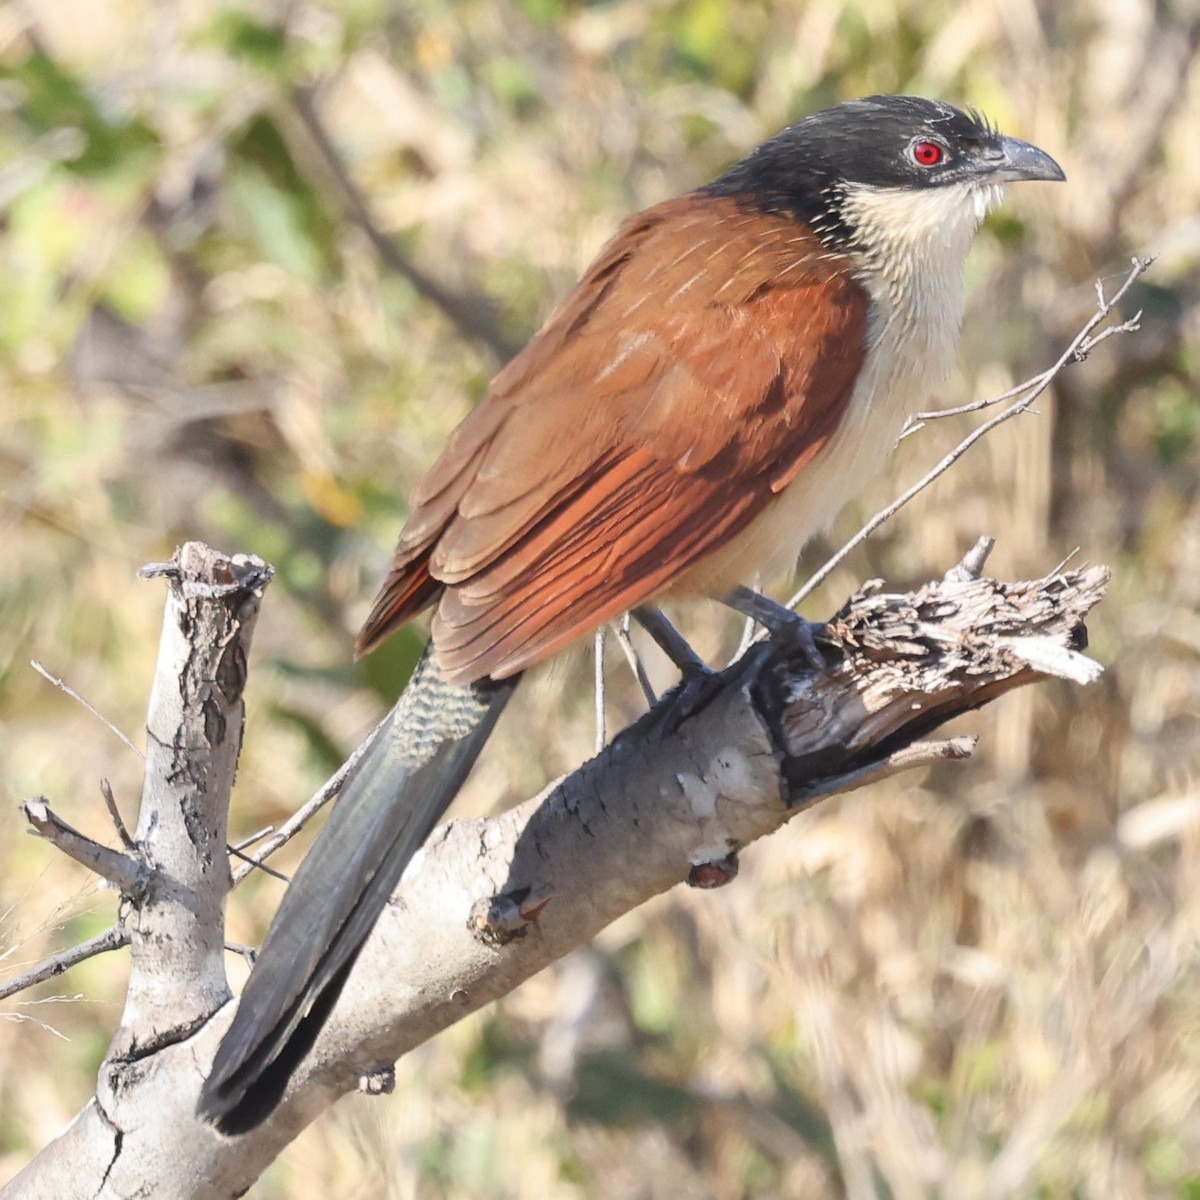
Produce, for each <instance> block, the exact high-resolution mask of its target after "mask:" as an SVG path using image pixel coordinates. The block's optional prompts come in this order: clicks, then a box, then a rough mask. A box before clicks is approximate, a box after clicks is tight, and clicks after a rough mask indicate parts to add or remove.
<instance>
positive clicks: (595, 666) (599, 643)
mask: <svg viewBox="0 0 1200 1200" xmlns="http://www.w3.org/2000/svg"><path fill="white" fill-rule="evenodd" d="M604 629H605V627H604V626H603V625H601V626H600V628H599V629H597V630H596V640H595V644H594V648H593V651H592V671H593V677H594V682H595V685H596V753H597V754H599V753H600V751H601V750H603V749H604V743H605V742H606V741H608V730H607V728H606V726H605V722H604Z"/></svg>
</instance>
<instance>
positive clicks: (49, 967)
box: [0, 925, 129, 1000]
mask: <svg viewBox="0 0 1200 1200" xmlns="http://www.w3.org/2000/svg"><path fill="white" fill-rule="evenodd" d="M128 945H129V932H128V930H126V929H125V927H124V926H123V925H114V926H113V927H112V928H111V929H106V930H105V931H104V932H103V933H99V934H97V935H96V936H95V937H94V938H89V939H88V940H87V941H86V942H81V943H80V944H79V945H78V946H70V947H68V948H67V949H66V950H63V951H61V952H60V953H58V954H55V955H52V956H51V957H50V958H47V959H45V960H44V961H43V962H40V963H38V965H37V966H36V967H31V968H30V969H29V970H28V971H24V972H22V973H21V974H20V975H17V976H14V977H13V978H12V979H9V980H7V981H5V982H4V983H2V984H0V1000H7V999H8V998H9V996H15V995H16V994H17V993H18V992H23V991H24V990H25V989H26V988H31V987H33V986H34V985H35V984H38V983H44V982H45V981H46V980H47V979H54V978H55V977H56V976H58V975H61V974H62V973H63V972H64V971H69V970H70V969H71V968H72V967H74V966H77V965H78V964H79V963H81V962H85V961H86V960H87V959H89V958H95V957H96V955H97V954H107V953H108V952H109V951H110V950H119V949H120V948H121V947H122V946H128Z"/></svg>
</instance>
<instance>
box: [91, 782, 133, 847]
mask: <svg viewBox="0 0 1200 1200" xmlns="http://www.w3.org/2000/svg"><path fill="white" fill-rule="evenodd" d="M100 795H101V796H103V797H104V807H105V808H107V809H108V815H109V816H110V817H111V818H112V823H113V825H114V826H115V827H116V830H117V837H119V838H120V839H121V845H122V846H124V847H125V849H126V850H130V851H133V852H136V851H137V843H136V842H135V841H134V840H133V838H131V837H130V836H129V830H128V829H126V828H125V821H124V819H123V818H122V816H121V810H120V809H119V808H118V807H117V798H116V797H115V796H114V795H113V790H112V784H111V783H109V782H108V780H107V779H101V780H100Z"/></svg>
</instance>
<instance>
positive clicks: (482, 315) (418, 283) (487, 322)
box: [291, 86, 521, 362]
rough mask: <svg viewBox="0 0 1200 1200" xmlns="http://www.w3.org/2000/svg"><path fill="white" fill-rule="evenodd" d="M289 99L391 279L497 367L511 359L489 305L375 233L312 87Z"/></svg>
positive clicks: (511, 349) (511, 348)
mask: <svg viewBox="0 0 1200 1200" xmlns="http://www.w3.org/2000/svg"><path fill="white" fill-rule="evenodd" d="M291 97H292V104H293V106H294V108H295V110H296V114H297V116H299V118H300V121H301V123H302V124H303V126H304V128H305V130H306V131H307V133H308V136H309V137H310V138H311V139H312V142H313V145H314V146H315V147H316V149H317V152H318V153H319V154H320V156H321V160H322V162H323V163H324V166H325V168H326V170H327V171H328V172H329V174H330V175H331V176H332V177H333V179H334V181H335V183H336V184H337V187H338V190H339V191H340V192H341V194H342V201H343V203H344V204H345V207H346V212H347V213H348V214H349V216H350V219H351V220H352V221H353V222H354V223H355V224H356V225H357V226H358V227H359V229H361V230H362V231H363V233H365V234H366V235H367V238H368V239H369V240H370V242H371V245H373V246H374V247H375V250H376V252H377V253H378V254H379V257H380V258H381V259H382V260H383V262H384V263H385V264H386V265H387V266H388V267H389V268H390V269H391V270H393V271H395V272H396V274H397V275H401V276H403V277H404V278H405V279H407V280H408V282H409V283H411V284H412V286H413V287H414V288H415V289H416V291H417V293H418V294H419V295H420V296H422V297H423V298H424V299H425V300H428V301H429V302H430V303H431V304H434V305H436V306H437V307H438V308H440V309H441V310H442V312H443V313H445V314H446V316H447V317H449V318H450V320H451V321H452V322H453V323H454V324H455V325H456V326H457V327H458V329H459V330H460V331H461V332H462V333H463V334H465V335H466V336H467V337H469V338H471V339H473V340H474V341H478V342H482V343H483V344H484V345H485V346H487V347H488V349H490V350H491V351H492V353H493V354H495V355H496V357H497V358H498V359H499V360H500V361H501V362H507V361H508V360H509V359H510V358H512V356H513V355H514V354H516V352H517V351H518V350H519V349H520V348H521V347H520V345H519V344H517V343H516V342H513V341H511V340H510V339H509V338H507V337H506V336H505V335H504V334H503V332H501V330H500V327H499V325H498V324H497V323H496V319H495V317H494V315H493V314H492V311H491V305H490V303H489V302H488V300H487V299H486V298H485V297H483V296H477V295H468V294H464V293H462V292H455V291H452V290H451V289H450V288H447V287H445V286H444V285H442V284H440V283H438V282H437V281H436V280H435V279H433V278H431V277H430V276H429V275H426V274H425V272H424V271H422V270H421V269H420V268H419V267H417V266H416V265H414V264H413V263H411V262H409V260H408V259H407V258H406V257H405V256H404V254H403V253H401V251H400V248H399V247H398V246H397V245H396V243H395V242H394V241H392V239H391V238H389V237H388V236H387V235H386V234H384V233H383V232H382V230H380V228H379V226H378V224H377V223H376V221H375V218H374V217H373V216H372V215H371V210H370V208H369V207H368V206H367V201H366V198H365V197H364V196H363V194H362V192H360V191H359V189H358V185H357V184H356V183H355V182H354V180H353V179H351V178H350V174H349V172H348V171H347V170H346V167H345V164H344V163H343V162H342V159H341V155H340V154H338V151H337V147H336V146H334V144H333V139H332V138H331V137H330V136H329V133H328V131H327V130H326V129H325V125H324V123H323V122H322V120H321V116H320V113H319V112H318V111H317V105H316V88H314V87H312V86H308V87H297V88H293V89H292V93H291Z"/></svg>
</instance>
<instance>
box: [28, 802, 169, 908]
mask: <svg viewBox="0 0 1200 1200" xmlns="http://www.w3.org/2000/svg"><path fill="white" fill-rule="evenodd" d="M21 811H22V812H23V813H24V814H25V819H26V820H27V821H28V822H29V823H30V825H32V826H33V829H32V830H31V832H33V833H36V834H37V836H38V837H42V838H45V839H46V841H48V842H52V843H53V844H54V845H55V846H57V847H58V848H59V849H60V850H61V851H62V852H63V853H64V854H66V855H67V856H68V857H70V858H73V859H74V860H75V861H76V862H77V863H82V864H83V865H84V866H85V867H87V868H88V870H89V871H94V872H95V873H96V874H97V875H99V876H100V877H101V878H102V879H107V880H108V882H109V883H111V884H112V885H113V886H114V887H115V888H117V889H118V890H119V891H120V893H121V895H122V896H126V897H129V898H130V899H137V898H138V897H140V896H143V895H145V892H146V888H147V886H148V885H149V882H150V878H151V874H152V873H151V870H150V868H149V867H148V866H147V865H146V864H145V863H144V862H141V861H140V860H138V859H136V858H130V857H129V855H128V854H122V853H121V852H120V851H118V850H112V849H110V848H109V847H108V846H102V845H101V844H100V843H99V842H94V841H92V839H91V838H90V837H87V836H85V835H84V834H82V833H80V832H79V830H78V829H74V828H73V827H72V826H70V825H68V824H67V823H66V821H64V820H63V819H62V818H61V817H60V816H58V815H57V814H56V813H54V812H52V811H51V810H50V806H49V804H47V803H46V800H45V798H44V797H41V796H39V797H38V798H37V799H36V800H26V801H24V803H22V805H21Z"/></svg>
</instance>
